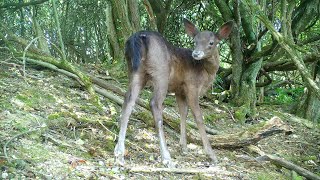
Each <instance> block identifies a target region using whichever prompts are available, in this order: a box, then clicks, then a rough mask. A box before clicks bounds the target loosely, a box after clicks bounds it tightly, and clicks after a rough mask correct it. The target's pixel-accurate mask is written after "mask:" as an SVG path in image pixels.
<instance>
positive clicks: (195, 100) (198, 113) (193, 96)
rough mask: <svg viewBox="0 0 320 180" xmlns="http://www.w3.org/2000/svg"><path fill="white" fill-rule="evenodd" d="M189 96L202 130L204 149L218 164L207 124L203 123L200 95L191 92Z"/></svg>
mask: <svg viewBox="0 0 320 180" xmlns="http://www.w3.org/2000/svg"><path fill="white" fill-rule="evenodd" d="M187 98H188V104H189V106H190V108H191V110H192V113H193V115H194V118H195V121H196V123H197V126H198V129H199V132H200V136H201V140H202V143H203V147H204V150H205V151H206V153H207V154H208V156H209V157H210V158H211V160H212V162H213V163H214V164H217V163H218V160H217V157H216V155H215V152H214V151H213V150H212V147H211V144H210V142H209V139H208V136H207V133H206V130H205V126H204V123H203V118H202V112H201V109H200V105H199V96H198V95H197V94H195V93H190V94H188V96H187Z"/></svg>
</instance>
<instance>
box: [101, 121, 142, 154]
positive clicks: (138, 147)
mask: <svg viewBox="0 0 320 180" xmlns="http://www.w3.org/2000/svg"><path fill="white" fill-rule="evenodd" d="M98 122H99V124H100V125H101V126H102V127H103V128H104V129H105V130H107V131H108V132H109V133H111V134H113V135H114V136H115V137H117V136H118V135H117V134H115V133H114V132H112V131H110V130H109V129H108V128H107V127H106V126H105V125H103V124H102V122H101V121H98ZM126 142H128V143H129V144H131V145H133V146H135V147H136V148H137V149H139V150H141V151H143V152H144V153H148V152H147V151H145V150H144V149H142V148H141V147H140V146H138V145H136V144H134V143H132V142H130V141H129V140H126Z"/></svg>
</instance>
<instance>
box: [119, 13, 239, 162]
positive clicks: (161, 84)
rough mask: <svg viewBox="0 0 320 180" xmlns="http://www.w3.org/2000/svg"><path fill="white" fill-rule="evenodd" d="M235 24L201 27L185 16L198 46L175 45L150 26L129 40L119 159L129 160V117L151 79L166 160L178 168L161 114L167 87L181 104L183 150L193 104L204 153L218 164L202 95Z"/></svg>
mask: <svg viewBox="0 0 320 180" xmlns="http://www.w3.org/2000/svg"><path fill="white" fill-rule="evenodd" d="M232 25H233V22H232V21H229V22H227V23H225V24H224V25H222V26H221V28H220V30H219V32H218V33H214V32H211V31H203V32H200V31H199V30H198V29H197V28H196V27H195V25H194V24H192V23H191V22H190V21H188V20H187V19H184V26H185V30H186V32H187V34H188V35H189V36H191V37H192V38H194V42H195V48H194V50H190V49H185V48H178V47H175V46H173V45H171V44H170V43H169V42H168V41H167V40H166V39H165V38H164V37H163V36H162V35H161V34H159V33H157V32H151V31H140V32H137V33H135V34H133V35H132V36H131V37H130V38H129V39H128V40H127V42H126V49H125V56H126V60H127V64H128V71H129V78H130V81H129V87H128V91H127V93H126V97H125V100H124V104H123V107H122V113H121V117H120V132H119V139H118V143H117V145H116V147H115V149H114V155H115V161H116V163H117V164H120V165H123V164H124V151H125V147H124V146H125V145H124V141H125V136H126V130H127V125H128V121H129V117H130V114H131V112H132V109H133V106H134V104H135V101H136V99H137V97H138V95H139V92H140V90H141V89H142V88H143V87H144V86H145V84H146V83H147V82H148V81H150V82H151V83H152V87H153V97H152V99H151V101H150V107H151V111H152V115H153V117H154V120H155V126H156V129H157V132H158V135H159V140H160V151H161V157H162V162H163V164H164V165H166V166H168V167H174V164H173V163H172V161H171V157H170V153H169V151H168V148H167V144H166V140H165V136H164V131H163V119H162V110H163V107H162V104H163V101H164V99H165V97H166V94H167V92H168V91H169V92H173V93H175V96H176V100H177V104H178V107H179V113H180V116H181V125H180V128H181V130H180V131H181V136H180V145H181V148H182V150H183V151H186V150H187V140H186V117H187V113H188V106H189V107H190V108H191V110H192V113H193V116H194V118H195V121H196V124H197V127H198V129H199V131H200V135H201V139H202V142H203V147H204V149H205V152H206V153H207V154H208V156H209V157H210V158H211V159H212V161H213V163H217V158H216V155H215V153H214V151H213V150H212V147H211V145H210V142H209V139H208V137H207V134H206V131H205V126H204V123H203V118H202V112H201V109H200V106H199V96H201V95H203V94H204V93H205V92H206V90H207V89H208V87H209V86H210V84H211V83H212V81H213V79H214V78H215V76H216V72H217V71H218V68H219V51H218V48H217V45H218V43H219V42H220V41H221V40H222V39H224V38H227V37H228V36H229V34H230V33H231V30H232Z"/></svg>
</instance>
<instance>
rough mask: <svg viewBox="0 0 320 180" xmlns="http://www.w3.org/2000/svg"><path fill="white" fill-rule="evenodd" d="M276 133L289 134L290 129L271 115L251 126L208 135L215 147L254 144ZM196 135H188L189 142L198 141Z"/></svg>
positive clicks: (238, 146)
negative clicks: (269, 117) (231, 132)
mask: <svg viewBox="0 0 320 180" xmlns="http://www.w3.org/2000/svg"><path fill="white" fill-rule="evenodd" d="M278 133H285V134H291V133H292V129H291V128H290V127H289V126H288V125H286V124H285V123H284V122H283V121H282V120H281V119H280V118H279V117H273V118H271V119H270V120H269V121H265V122H261V123H259V124H257V125H255V126H253V127H250V128H248V129H246V130H243V131H241V132H239V133H234V134H221V135H215V136H210V137H209V139H210V141H211V145H212V147H215V148H231V149H234V148H242V147H246V146H249V145H252V144H256V143H257V142H259V141H260V140H261V139H264V138H266V137H269V136H272V135H274V134H278ZM195 137H197V136H196V135H191V136H190V135H188V140H190V141H191V142H196V143H199V142H200V138H199V137H198V138H195Z"/></svg>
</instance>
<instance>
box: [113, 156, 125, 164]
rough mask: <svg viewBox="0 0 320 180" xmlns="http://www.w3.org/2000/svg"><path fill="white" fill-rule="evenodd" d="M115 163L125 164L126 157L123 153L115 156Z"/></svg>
mask: <svg viewBox="0 0 320 180" xmlns="http://www.w3.org/2000/svg"><path fill="white" fill-rule="evenodd" d="M114 164H115V165H116V166H124V157H123V156H121V155H118V156H115V157H114Z"/></svg>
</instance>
